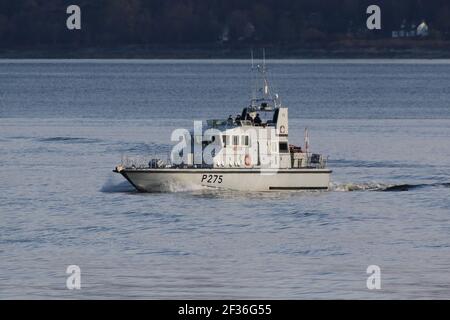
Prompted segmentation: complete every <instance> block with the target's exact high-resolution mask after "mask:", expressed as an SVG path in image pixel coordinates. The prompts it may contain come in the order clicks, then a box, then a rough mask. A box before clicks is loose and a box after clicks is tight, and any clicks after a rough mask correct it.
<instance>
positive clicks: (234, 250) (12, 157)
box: [0, 60, 450, 299]
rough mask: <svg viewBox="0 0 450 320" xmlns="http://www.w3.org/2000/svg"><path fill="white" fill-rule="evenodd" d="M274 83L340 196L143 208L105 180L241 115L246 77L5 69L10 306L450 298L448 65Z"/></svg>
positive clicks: (1, 70) (3, 193) (291, 73)
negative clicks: (126, 162)
mask: <svg viewBox="0 0 450 320" xmlns="http://www.w3.org/2000/svg"><path fill="white" fill-rule="evenodd" d="M269 70H270V79H271V82H272V84H273V86H274V89H275V91H276V92H278V93H279V94H280V96H281V99H282V102H283V104H285V105H286V106H288V107H289V115H290V141H291V142H293V143H297V144H301V143H302V141H303V132H304V128H305V127H308V128H309V132H310V143H311V147H312V149H313V150H315V151H318V152H322V153H325V154H328V155H329V157H330V158H329V159H330V160H329V165H330V167H331V168H332V169H333V171H334V172H333V176H332V186H331V191H329V192H281V193H278V192H276V193H238V192H232V191H214V190H174V192H170V193H161V194H139V193H136V192H134V191H133V189H132V188H131V187H130V186H129V185H128V183H127V182H125V181H124V180H123V178H122V177H121V176H118V175H115V174H114V173H112V169H113V168H114V166H115V165H116V164H118V163H119V162H120V161H121V157H122V156H124V155H131V156H133V155H144V156H150V155H152V154H160V153H164V152H167V151H168V150H170V148H171V143H170V134H171V132H172V130H173V129H176V128H187V129H189V128H192V125H193V122H192V121H193V120H200V119H206V118H223V117H227V116H228V115H229V114H237V113H239V112H240V111H241V109H242V107H243V106H245V105H246V104H247V103H248V99H249V97H250V96H251V89H250V88H251V77H250V74H249V72H248V71H249V64H248V62H247V61H103V60H102V61H76V62H75V61H7V60H6V61H5V60H3V61H0V165H1V168H2V169H1V170H0V298H1V299H10V298H289V299H302V298H375V299H387V298H450V273H449V270H450V237H449V235H450V62H448V61H420V60H419V61H395V62H390V61H383V60H381V61H356V60H355V61H353V60H350V61H284V62H283V61H269ZM72 264H76V265H78V266H79V267H80V268H81V273H82V277H81V281H82V288H81V290H77V291H71V290H67V289H66V277H67V275H66V273H65V271H66V268H67V266H68V265H72ZM374 264H375V265H378V266H379V267H380V268H381V279H382V288H381V290H375V291H373V290H368V289H367V287H366V279H367V277H368V275H367V274H366V269H367V267H368V266H369V265H374Z"/></svg>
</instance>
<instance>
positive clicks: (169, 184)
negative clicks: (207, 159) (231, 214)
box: [118, 168, 331, 192]
mask: <svg viewBox="0 0 450 320" xmlns="http://www.w3.org/2000/svg"><path fill="white" fill-rule="evenodd" d="M118 172H119V173H120V174H122V175H123V176H124V177H125V178H126V179H127V180H128V181H129V182H130V183H131V184H132V185H133V186H134V187H135V188H136V189H137V190H139V191H141V192H164V191H180V190H195V189H202V188H205V187H211V188H223V189H230V190H240V191H276V190H328V187H329V183H330V174H331V170H329V169H313V168H311V169H308V168H305V169H279V170H276V171H274V170H260V169H239V170H236V169H122V170H120V171H118Z"/></svg>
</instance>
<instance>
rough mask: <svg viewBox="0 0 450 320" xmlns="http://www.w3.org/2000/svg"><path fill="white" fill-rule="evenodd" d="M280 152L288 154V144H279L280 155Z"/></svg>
mask: <svg viewBox="0 0 450 320" xmlns="http://www.w3.org/2000/svg"><path fill="white" fill-rule="evenodd" d="M281 152H289V148H288V143H287V142H280V153H281Z"/></svg>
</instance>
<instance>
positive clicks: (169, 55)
mask: <svg viewBox="0 0 450 320" xmlns="http://www.w3.org/2000/svg"><path fill="white" fill-rule="evenodd" d="M262 48H265V49H266V56H267V58H268V59H450V41H433V40H422V41H420V40H417V41H414V40H403V41H398V40H391V39H387V40H372V41H367V40H366V41H353V42H338V43H330V44H326V45H324V44H320V45H316V46H311V45H309V46H300V45H292V46H286V45H264V44H257V45H253V46H251V45H245V46H244V45H240V46H231V45H230V46H224V45H221V44H211V45H185V46H181V45H173V46H171V45H152V46H141V45H127V46H120V47H117V46H116V47H111V48H106V47H97V48H96V47H89V48H80V47H54V48H49V47H40V48H27V47H23V48H0V59H248V58H249V57H250V51H251V50H252V49H253V50H254V52H255V57H259V56H260V55H261V52H260V50H261V49H262Z"/></svg>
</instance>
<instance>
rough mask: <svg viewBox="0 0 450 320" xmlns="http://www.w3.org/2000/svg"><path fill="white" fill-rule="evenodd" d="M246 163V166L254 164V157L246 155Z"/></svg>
mask: <svg viewBox="0 0 450 320" xmlns="http://www.w3.org/2000/svg"><path fill="white" fill-rule="evenodd" d="M244 163H245V166H246V167H250V166H251V165H252V159H251V158H250V155H248V154H246V155H245V158H244Z"/></svg>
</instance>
